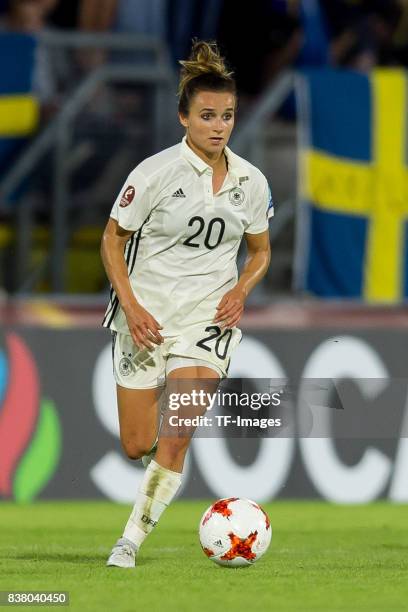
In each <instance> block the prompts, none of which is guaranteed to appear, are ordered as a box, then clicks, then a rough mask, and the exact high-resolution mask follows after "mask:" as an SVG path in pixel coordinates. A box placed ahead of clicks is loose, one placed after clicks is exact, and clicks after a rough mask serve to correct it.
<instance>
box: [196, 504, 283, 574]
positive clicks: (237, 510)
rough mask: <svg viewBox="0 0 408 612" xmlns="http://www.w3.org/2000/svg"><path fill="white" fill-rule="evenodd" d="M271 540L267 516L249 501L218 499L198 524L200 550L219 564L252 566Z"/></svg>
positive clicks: (270, 528)
mask: <svg viewBox="0 0 408 612" xmlns="http://www.w3.org/2000/svg"><path fill="white" fill-rule="evenodd" d="M271 537H272V527H271V523H270V521H269V518H268V515H267V514H266V512H265V511H264V510H262V508H261V507H260V506H259V505H258V504H257V503H255V502H253V501H251V500H250V499H240V498H238V497H230V498H228V499H219V500H218V501H216V502H215V503H214V504H213V505H212V506H210V507H209V508H208V509H207V510H206V511H205V512H204V514H203V516H202V518H201V521H200V542H201V546H202V549H203V551H204V553H205V554H206V555H207V557H208V558H209V559H211V561H214V562H215V563H218V564H219V565H226V566H228V567H237V566H239V565H253V564H254V563H255V561H257V560H258V559H259V558H260V557H262V555H263V554H264V553H265V552H266V551H267V549H268V546H269V544H270V543H271Z"/></svg>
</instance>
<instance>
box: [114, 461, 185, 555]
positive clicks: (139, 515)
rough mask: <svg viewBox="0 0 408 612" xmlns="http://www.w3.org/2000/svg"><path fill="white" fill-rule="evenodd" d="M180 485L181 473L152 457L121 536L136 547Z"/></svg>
mask: <svg viewBox="0 0 408 612" xmlns="http://www.w3.org/2000/svg"><path fill="white" fill-rule="evenodd" d="M180 486H181V474H180V473H179V472H173V471H172V470H168V469H167V468H164V467H162V466H161V465H159V464H158V463H157V462H156V461H154V459H153V460H152V461H151V462H150V465H149V466H148V467H147V469H146V472H145V475H144V478H143V480H142V482H141V484H140V487H139V491H138V493H137V496H136V502H135V505H134V506H133V510H132V513H131V515H130V517H129V520H128V522H127V523H126V527H125V531H124V532H123V537H124V538H127V539H128V540H130V541H131V542H133V543H134V544H135V545H136V546H137V548H139V547H140V546H141V544H142V543H143V542H144V540H145V538H146V537H147V536H148V535H149V533H150V532H151V531H152V529H153V527H155V526H156V525H157V522H158V520H159V518H160V517H161V515H162V514H163V512H164V510H165V509H166V508H167V506H168V505H169V504H170V502H171V500H172V499H173V498H174V496H175V495H176V493H177V491H178V490H179V488H180Z"/></svg>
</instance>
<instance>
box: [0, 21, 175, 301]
mask: <svg viewBox="0 0 408 612" xmlns="http://www.w3.org/2000/svg"><path fill="white" fill-rule="evenodd" d="M38 44H39V45H41V46H44V47H46V48H47V49H48V50H50V49H52V50H59V51H62V50H63V51H66V50H68V49H71V50H72V49H76V50H85V49H95V48H97V49H98V50H103V51H105V52H106V53H109V52H112V51H121V52H126V54H128V53H130V52H132V53H134V52H140V53H141V54H142V58H143V61H142V63H138V62H135V63H131V64H130V63H128V64H124V63H121V62H120V61H115V63H107V64H104V65H102V66H100V67H98V68H96V69H94V70H93V71H91V72H90V73H89V74H88V75H86V76H84V78H83V79H82V81H81V82H80V83H79V84H78V85H77V86H76V88H75V89H73V91H70V92H69V95H68V96H67V100H66V101H65V103H64V104H63V106H62V108H61V109H60V110H59V112H58V113H57V114H56V116H55V117H54V119H53V120H52V121H51V122H50V123H49V124H48V125H47V126H46V127H45V128H44V129H43V130H42V131H41V132H40V133H39V135H38V136H37V137H36V138H35V139H34V140H33V142H32V143H30V144H29V145H28V147H27V148H26V149H25V151H24V152H23V154H22V155H21V157H20V158H19V159H18V160H17V162H16V164H15V165H14V166H13V167H12V168H11V169H10V171H9V172H8V173H7V174H6V176H5V177H4V178H3V180H2V181H1V182H0V209H1V210H2V211H3V212H7V210H10V208H11V206H12V205H11V204H10V197H11V195H12V194H13V193H14V192H15V191H16V190H17V189H18V187H19V186H20V185H21V183H22V182H23V181H24V180H25V179H26V178H27V177H29V176H30V175H31V174H32V173H33V171H34V170H35V168H36V167H37V165H38V164H39V162H40V161H41V160H42V159H43V158H44V156H45V155H46V154H47V153H48V152H49V151H51V150H53V149H54V150H55V156H54V161H53V170H52V179H51V180H52V185H53V187H52V194H53V197H52V208H51V234H52V245H51V250H50V253H49V256H48V257H47V258H46V260H44V262H43V265H42V267H41V269H40V270H38V269H37V270H36V271H35V272H34V274H33V275H31V280H30V278H29V279H27V261H28V256H29V252H30V244H31V236H32V232H33V218H32V217H33V215H32V210H31V207H32V202H31V199H30V198H22V199H21V201H19V202H17V203H14V204H13V206H15V207H16V208H17V217H18V222H17V234H18V240H17V252H16V262H17V263H16V274H17V286H18V287H21V288H24V289H25V290H27V289H28V290H29V288H30V285H32V284H33V282H35V280H36V279H37V277H38V275H39V274H41V272H42V270H45V269H49V268H51V270H50V272H51V287H52V290H53V291H54V292H61V291H63V290H64V288H65V283H64V269H65V266H64V262H65V254H66V247H67V241H68V237H69V234H70V227H69V223H68V210H69V202H70V175H71V164H70V163H69V160H70V153H71V150H72V131H73V130H72V128H73V124H74V122H75V120H76V119H77V117H78V116H80V115H81V113H82V111H83V109H84V108H85V107H86V105H87V104H88V103H89V102H90V101H91V100H92V98H93V96H94V95H95V93H96V92H97V90H98V88H99V87H100V86H101V85H102V84H108V83H109V84H113V83H115V84H117V83H126V84H127V83H133V84H138V85H151V86H152V87H153V88H154V112H153V118H154V124H153V147H154V148H155V149H157V150H158V149H160V148H163V147H165V146H168V145H170V144H172V142H173V140H174V129H173V128H172V122H170V121H168V119H167V110H168V108H169V105H170V100H171V102H172V101H173V98H174V91H175V82H174V73H173V70H172V68H171V64H170V60H169V56H168V52H167V48H166V47H165V45H164V44H163V43H162V42H161V41H159V40H156V39H152V38H150V37H144V36H137V37H135V36H132V35H122V34H92V33H78V32H44V33H43V34H41V36H40V37H39V40H38ZM149 54H150V56H151V60H150V61H149V63H146V55H149Z"/></svg>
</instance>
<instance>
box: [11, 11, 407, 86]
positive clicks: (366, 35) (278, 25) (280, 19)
mask: <svg viewBox="0 0 408 612" xmlns="http://www.w3.org/2000/svg"><path fill="white" fill-rule="evenodd" d="M45 28H60V29H75V30H83V31H97V32H103V31H116V32H127V33H135V34H147V35H152V36H155V37H158V38H160V39H162V40H164V41H166V43H167V45H168V48H169V52H170V55H171V57H172V60H173V62H174V63H175V65H176V63H177V60H178V59H180V58H184V57H185V56H186V55H187V54H188V51H189V48H190V45H191V39H192V38H193V37H198V38H204V39H216V40H218V41H219V43H220V45H221V47H222V49H223V51H224V53H225V55H226V56H227V58H228V60H229V63H230V65H231V67H232V68H233V69H234V70H235V73H236V76H237V80H238V85H239V89H240V91H241V93H243V94H244V95H245V94H247V95H248V96H253V95H256V94H257V93H259V91H260V90H261V89H262V88H263V87H264V86H265V84H266V83H268V82H269V81H270V80H271V79H272V78H273V77H274V76H275V75H276V74H277V73H278V72H279V71H280V70H281V69H282V68H283V67H285V66H293V65H294V66H304V65H306V66H307V65H313V66H316V65H334V66H347V67H350V68H353V69H356V70H363V71H367V70H370V69H371V68H372V67H373V66H375V65H403V66H408V0H254V1H253V2H252V3H251V5H250V6H249V5H240V4H239V3H237V2H236V0H0V30H1V31H21V32H30V33H36V32H41V31H42V30H43V29H45Z"/></svg>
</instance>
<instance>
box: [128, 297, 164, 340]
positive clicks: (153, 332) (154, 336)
mask: <svg viewBox="0 0 408 612" xmlns="http://www.w3.org/2000/svg"><path fill="white" fill-rule="evenodd" d="M124 312H125V315H126V320H127V324H128V327H129V331H130V333H131V336H132V338H133V342H134V343H135V344H136V346H137V347H138V348H139V349H144V348H147V349H152V348H153V345H152V343H153V344H157V345H159V344H161V343H162V342H164V338H163V336H162V335H161V334H160V332H159V329H163V327H162V326H161V325H160V323H158V322H157V321H156V319H155V318H154V317H153V316H152V315H151V314H150V313H149V312H147V310H146V309H145V308H143V306H141V305H140V304H137V303H135V304H132V305H131V306H129V307H128V308H124Z"/></svg>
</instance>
